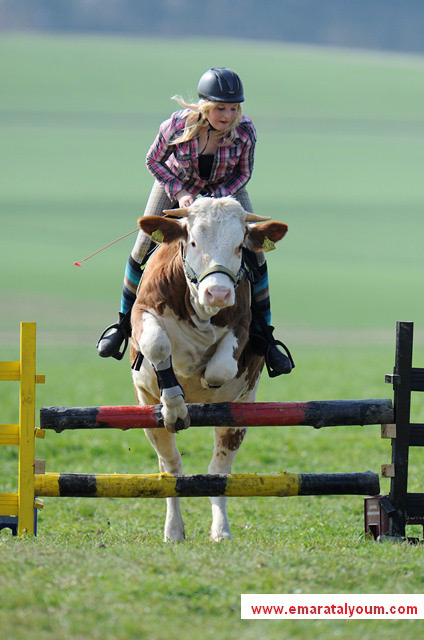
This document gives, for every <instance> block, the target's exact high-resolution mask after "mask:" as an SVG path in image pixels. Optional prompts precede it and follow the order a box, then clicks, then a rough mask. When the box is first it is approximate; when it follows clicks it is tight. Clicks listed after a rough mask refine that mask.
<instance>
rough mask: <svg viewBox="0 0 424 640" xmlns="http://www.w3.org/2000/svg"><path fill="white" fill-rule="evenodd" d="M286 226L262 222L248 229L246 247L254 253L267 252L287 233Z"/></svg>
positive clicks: (281, 223)
mask: <svg viewBox="0 0 424 640" xmlns="http://www.w3.org/2000/svg"><path fill="white" fill-rule="evenodd" d="M287 229H288V227H287V225H286V224H284V223H283V222H263V223H260V224H252V225H250V226H249V227H248V232H247V235H248V240H249V242H248V245H249V247H251V248H252V249H253V250H254V251H269V250H270V249H271V248H274V247H273V246H272V245H273V243H274V242H278V241H279V240H281V239H282V238H284V236H285V235H286V233H287Z"/></svg>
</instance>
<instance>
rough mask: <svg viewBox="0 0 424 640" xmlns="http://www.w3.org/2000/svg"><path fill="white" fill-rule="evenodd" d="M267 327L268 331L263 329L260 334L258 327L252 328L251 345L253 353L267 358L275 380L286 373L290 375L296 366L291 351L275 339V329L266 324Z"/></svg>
mask: <svg viewBox="0 0 424 640" xmlns="http://www.w3.org/2000/svg"><path fill="white" fill-rule="evenodd" d="M264 322H265V321H264ZM265 326H266V329H265V327H262V332H260V330H259V329H258V327H257V326H255V327H254V326H252V327H251V330H250V345H251V347H252V351H253V352H254V353H256V354H258V355H260V356H264V357H265V364H266V368H267V369H268V375H269V377H270V378H275V377H276V376H280V375H282V374H284V373H290V371H291V370H292V369H294V366H295V365H294V362H293V358H292V357H291V353H290V351H289V350H288V348H287V347H286V345H285V344H283V343H282V342H281V341H280V340H276V339H275V338H274V336H273V331H274V327H272V326H269V325H267V324H266V322H265ZM278 347H282V348H283V349H284V350H285V352H286V353H287V355H285V354H284V353H282V351H280V349H279V348H278Z"/></svg>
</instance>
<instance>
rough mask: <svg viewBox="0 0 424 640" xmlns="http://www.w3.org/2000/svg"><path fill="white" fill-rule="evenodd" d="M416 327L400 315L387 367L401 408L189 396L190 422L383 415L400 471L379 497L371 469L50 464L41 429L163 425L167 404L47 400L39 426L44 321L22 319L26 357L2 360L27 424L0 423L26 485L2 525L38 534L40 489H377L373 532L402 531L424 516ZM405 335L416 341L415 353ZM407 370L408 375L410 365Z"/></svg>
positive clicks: (369, 518) (287, 492) (234, 492)
mask: <svg viewBox="0 0 424 640" xmlns="http://www.w3.org/2000/svg"><path fill="white" fill-rule="evenodd" d="M412 332H413V324H412V323H397V344H396V365H395V373H394V374H393V376H388V377H387V376H386V380H387V381H388V382H392V383H393V385H394V388H395V406H394V408H393V406H392V402H391V400H389V399H368V400H342V401H325V402H319V401H314V402H292V403H216V404H209V405H207V404H189V405H188V409H189V413H190V418H191V425H192V426H196V427H200V426H220V425H223V426H237V427H241V426H258V427H260V426H289V425H293V426H295V425H306V426H312V427H314V428H316V429H320V428H323V427H333V426H343V425H365V424H367V425H368V424H382V437H389V438H392V451H393V455H392V465H383V475H386V476H388V475H391V477H392V487H391V492H390V495H389V496H383V497H381V496H377V494H378V493H379V490H380V489H379V479H378V475H377V474H376V473H372V472H371V471H367V472H363V473H333V474H308V473H303V474H297V473H274V474H227V475H210V474H209V475H183V474H181V475H178V474H169V473H159V474H132V475H131V474H126V475H125V474H95V475H90V474H72V473H45V470H44V463H43V461H38V460H35V457H34V452H35V446H34V437H40V438H44V436H45V430H54V431H56V432H59V433H60V432H61V431H64V430H69V429H111V428H117V429H122V430H127V429H140V428H163V423H162V417H161V414H160V405H156V406H151V407H139V406H127V407H125V406H123V407H44V408H42V409H41V411H40V427H41V428H37V429H36V428H35V384H36V383H43V382H44V376H37V375H36V373H35V362H36V360H35V356H36V325H35V323H29V322H24V323H21V355H20V361H18V362H3V363H0V380H17V381H19V382H20V400H19V402H20V413H19V424H14V425H10V424H8V425H0V445H15V446H18V447H19V474H18V493H12V494H7V493H0V529H1V528H4V527H9V528H11V529H12V531H13V533H14V534H15V535H16V534H18V535H23V534H34V533H36V524H37V517H36V513H37V509H40V508H42V506H43V501H42V500H40V497H41V496H43V497H45V496H53V497H99V498H100V497H121V498H124V497H144V498H166V497H176V496H181V497H200V496H219V495H226V496H233V497H247V496H262V497H265V496H280V497H283V496H295V495H368V496H374V497H371V498H367V499H366V501H365V525H366V529H367V531H370V532H371V533H373V535H374V536H375V537H376V536H377V535H379V536H382V535H385V534H388V535H390V536H395V537H403V536H404V535H405V525H406V524H416V523H418V524H423V525H424V494H407V493H406V481H407V472H408V461H407V456H406V464H405V447H406V451H407V449H408V446H413V444H415V445H416V446H424V425H409V403H408V397H409V400H410V392H411V390H424V369H412V367H411V362H412ZM405 336H406V337H407V338H408V340H409V342H408V340H407V342H408V345H409V347H408V349H409V351H408V349H407V350H406V351H407V353H406V356H405V353H404V352H405V347H404V342H405V340H406V338H405ZM408 354H409V355H408ZM409 356H410V357H409ZM408 357H409V360H408ZM408 362H409V364H408ZM408 366H409V370H408ZM407 370H408V371H409V373H408V375H406V373H405V372H407ZM405 385H406V386H405ZM408 390H409V396H408ZM399 407H400V411H399ZM395 416H396V420H395ZM409 426H411V427H413V428H414V429H413V432H414V434H415V435H412V436H411V440H410V439H409V432H408V436H407V437H405V435H404V432H405V431H406V429H407V428H408V431H409ZM401 429H402V432H401ZM396 434H398V435H396ZM400 434H402V435H400ZM414 438H415V440H414ZM418 442H419V444H418ZM395 470H396V473H395ZM398 470H399V471H398ZM405 474H406V475H405ZM417 496H418V497H417ZM412 507H413V512H412V511H411V508H412ZM411 516H413V517H411ZM377 521H378V522H377Z"/></svg>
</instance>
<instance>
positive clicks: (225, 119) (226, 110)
mask: <svg viewBox="0 0 424 640" xmlns="http://www.w3.org/2000/svg"><path fill="white" fill-rule="evenodd" d="M237 111H238V104H237V103H236V102H234V103H224V102H218V104H217V105H216V107H212V109H211V110H210V111H208V115H207V119H208V120H209V124H210V125H211V126H212V127H213V128H214V129H216V130H217V131H224V130H225V129H228V127H229V126H230V125H231V123H232V122H233V120H235V118H236V116H237Z"/></svg>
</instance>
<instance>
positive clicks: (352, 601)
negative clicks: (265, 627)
mask: <svg viewBox="0 0 424 640" xmlns="http://www.w3.org/2000/svg"><path fill="white" fill-rule="evenodd" d="M241 618H242V619H244V620H290V619H299V620H300V619H303V620H308V619H309V620H315V619H317V618H321V619H325V620H337V619H340V620H341V619H346V620H359V619H360V620H367V619H369V620H375V619H380V620H423V619H424V594H404V593H362V594H348V593H337V594H332V593H326V594H318V593H308V594H306V593H300V594H271V593H243V594H242V595H241Z"/></svg>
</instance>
